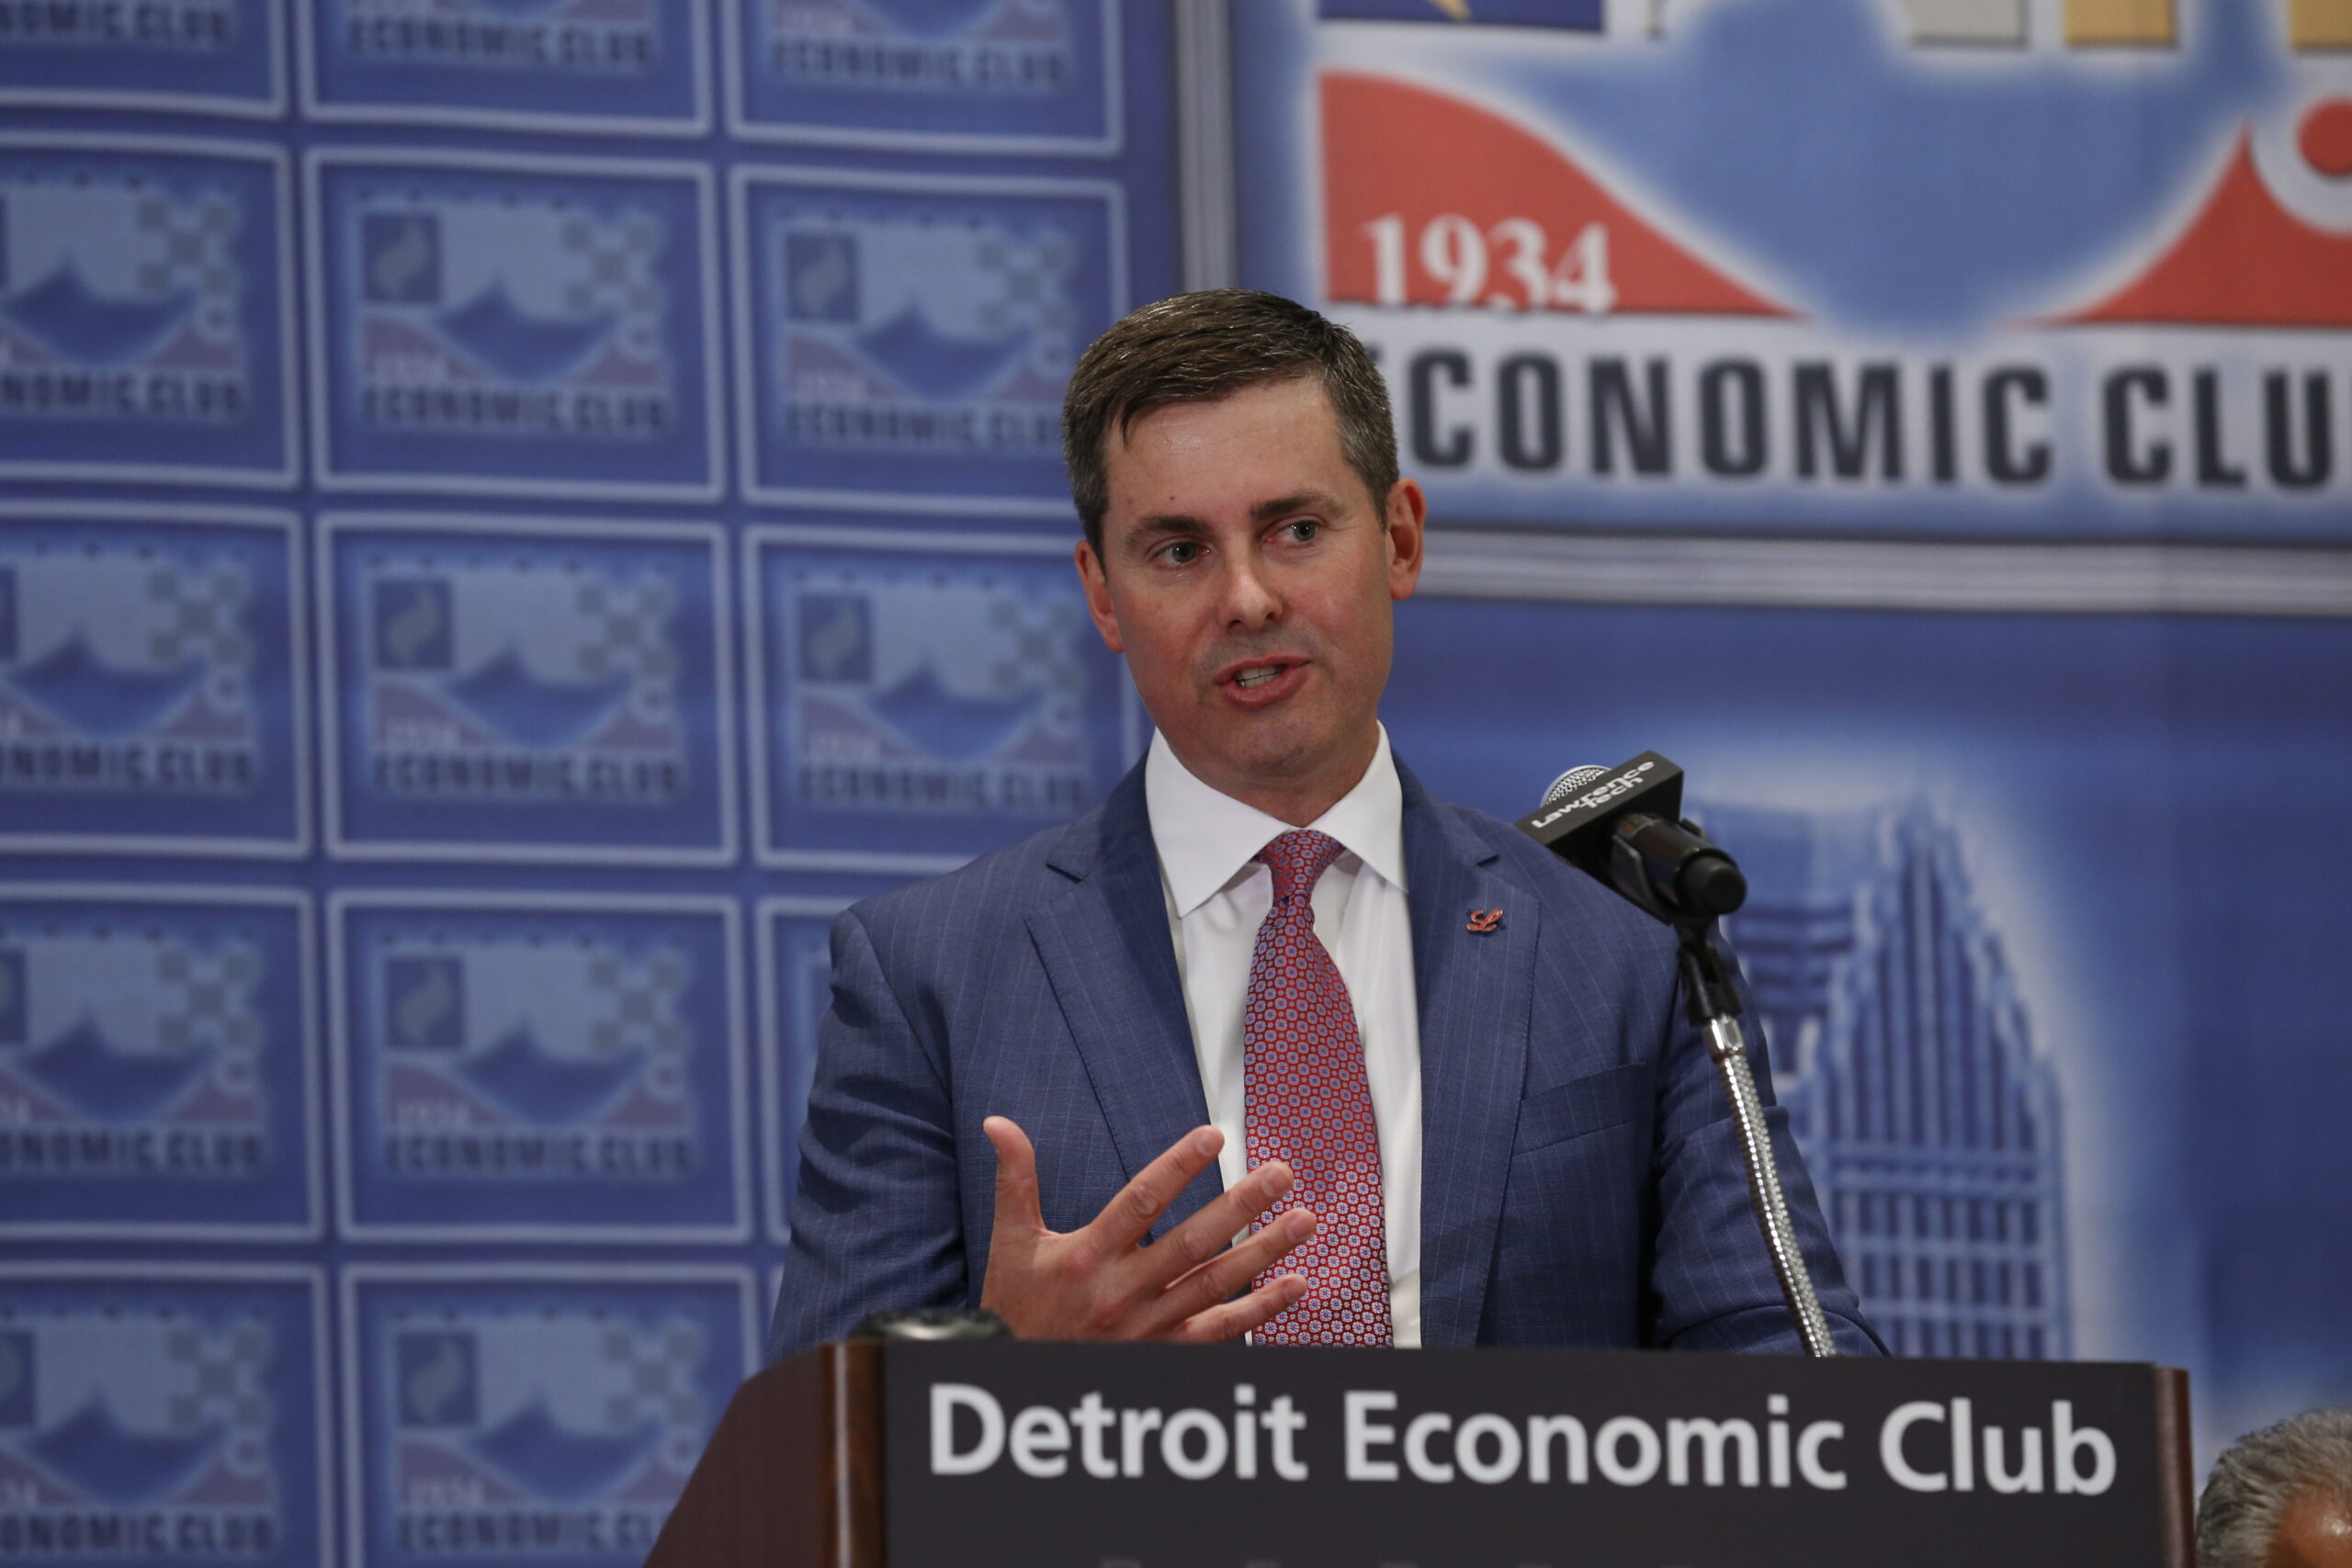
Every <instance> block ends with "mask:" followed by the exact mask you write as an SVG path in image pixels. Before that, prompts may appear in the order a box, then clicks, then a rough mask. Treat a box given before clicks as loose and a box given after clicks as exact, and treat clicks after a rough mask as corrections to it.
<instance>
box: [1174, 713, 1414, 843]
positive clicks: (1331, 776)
mask: <svg viewBox="0 0 2352 1568" xmlns="http://www.w3.org/2000/svg"><path fill="white" fill-rule="evenodd" d="M1169 750H1170V751H1171V752H1174V754H1175V757H1176V760H1177V761H1180V762H1182V763H1183V764H1184V770H1185V772H1187V773H1191V774H1192V775H1193V777H1194V778H1196V779H1198V780H1200V781H1201V783H1203V784H1206V785H1208V786H1209V788H1211V789H1213V790H1215V791H1216V792H1217V793H1218V794H1219V795H1226V796H1227V797H1229V798H1231V799H1234V800H1238V801H1239V802H1240V803H1241V804H1242V805H1244V806H1248V807H1254V808H1256V809H1257V810H1260V811H1262V812H1264V813H1265V814H1266V815H1267V816H1269V817H1272V818H1274V819H1275V820H1277V821H1281V822H1287V823H1289V824H1290V825H1291V826H1292V827H1294V828H1304V827H1306V826H1307V825H1308V824H1309V823H1312V822H1314V821H1316V820H1317V819H1318V818H1321V817H1322V816H1323V815H1324V814H1325V813H1326V812H1328V811H1329V810H1330V809H1331V807H1334V806H1337V805H1339V804H1340V801H1341V800H1343V799H1345V798H1346V796H1347V794H1348V792H1349V791H1350V790H1351V789H1353V788H1355V787H1356V785H1357V784H1361V783H1363V775H1364V773H1365V771H1366V770H1367V769H1369V768H1370V767H1371V766H1372V760H1373V759H1374V757H1376V756H1378V755H1379V754H1380V731H1379V729H1378V728H1377V727H1375V728H1374V729H1373V731H1372V733H1371V734H1369V735H1367V736H1365V737H1364V739H1363V748H1362V750H1360V751H1359V752H1357V753H1356V754H1355V755H1354V756H1353V757H1352V758H1351V760H1350V761H1345V762H1341V763H1339V764H1336V765H1333V766H1329V767H1326V768H1323V769H1320V770H1318V771H1317V773H1315V774H1314V775H1312V776H1309V777H1302V778H1298V779H1274V780H1268V779H1261V778H1250V777H1230V778H1228V777H1225V776H1221V775H1220V774H1219V773H1215V772H1211V771H1205V770H1204V769H1202V768H1199V767H1196V766H1194V765H1193V761H1192V760H1191V759H1190V758H1188V757H1186V756H1185V755H1184V754H1183V753H1182V751H1177V750H1176V749H1175V747H1174V745H1173V744H1172V743H1171V744H1170V747H1169Z"/></svg>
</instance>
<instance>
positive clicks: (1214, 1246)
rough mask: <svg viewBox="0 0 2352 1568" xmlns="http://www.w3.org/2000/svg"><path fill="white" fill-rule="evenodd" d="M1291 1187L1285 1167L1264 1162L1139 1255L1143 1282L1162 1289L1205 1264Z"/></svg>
mask: <svg viewBox="0 0 2352 1568" xmlns="http://www.w3.org/2000/svg"><path fill="white" fill-rule="evenodd" d="M1291 1185H1292V1178H1291V1173H1290V1167H1289V1166H1287V1165H1285V1164H1283V1162H1282V1161H1281V1160H1278V1159H1274V1160H1268V1161H1267V1162H1266V1163H1265V1164H1263V1165H1261V1166H1260V1167H1259V1168H1257V1169H1255V1170H1253V1171H1251V1172H1250V1174H1249V1175H1247V1176H1245V1177H1243V1178H1242V1179H1240V1180H1239V1181H1237V1182H1235V1183H1234V1184H1233V1186H1232V1188H1231V1189H1230V1190H1227V1191H1225V1192H1221V1193H1219V1194H1218V1195H1217V1196H1216V1198H1214V1199H1212V1200H1211V1201H1208V1202H1207V1203H1204V1204H1203V1205H1202V1206H1201V1212H1200V1213H1197V1214H1194V1215H1193V1217H1192V1218H1190V1219H1188V1220H1186V1221H1185V1222H1184V1223H1183V1224H1181V1225H1178V1226H1177V1227H1176V1228H1175V1229H1174V1230H1172V1231H1170V1232H1169V1233H1168V1234H1167V1235H1164V1236H1161V1237H1160V1238H1159V1241H1158V1242H1156V1243H1154V1244H1153V1245H1152V1247H1150V1248H1149V1249H1148V1251H1147V1252H1145V1254H1144V1258H1145V1259H1146V1267H1145V1269H1144V1273H1145V1277H1146V1279H1147V1280H1148V1281H1149V1282H1150V1284H1151V1285H1152V1286H1154V1287H1155V1288H1165V1287H1167V1286H1169V1285H1171V1284H1173V1283H1175V1282H1176V1281H1177V1280H1180V1279H1182V1278H1183V1277H1184V1276H1185V1275H1186V1274H1188V1273H1190V1272H1192V1271H1193V1269H1197V1268H1199V1267H1200V1266H1201V1265H1203V1264H1204V1263H1206V1262H1208V1261H1209V1260H1210V1259H1211V1258H1215V1257H1216V1256H1217V1255H1218V1254H1219V1253H1221V1252H1223V1251H1224V1250H1225V1248H1226V1244H1227V1243H1228V1242H1230V1241H1231V1240H1232V1239H1233V1238H1234V1236H1235V1235H1238V1234H1239V1233H1240V1232H1241V1231H1243V1230H1246V1229H1247V1228H1248V1227H1249V1225H1250V1222H1251V1221H1252V1220H1255V1219H1256V1218H1257V1217H1258V1216H1259V1215H1260V1214H1262V1213H1265V1212H1266V1211H1267V1210H1268V1209H1271V1208H1272V1207H1273V1206H1274V1205H1275V1204H1276V1203H1278V1202H1280V1201H1282V1198H1283V1193H1285V1192H1288V1191H1289V1190H1291Z"/></svg>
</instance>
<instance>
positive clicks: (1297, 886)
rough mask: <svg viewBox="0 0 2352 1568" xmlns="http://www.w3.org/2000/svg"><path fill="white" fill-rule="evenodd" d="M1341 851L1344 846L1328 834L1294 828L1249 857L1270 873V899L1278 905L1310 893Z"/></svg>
mask: <svg viewBox="0 0 2352 1568" xmlns="http://www.w3.org/2000/svg"><path fill="white" fill-rule="evenodd" d="M1345 852H1346V846H1345V845H1343V844H1341V843H1340V840H1337V839H1335V838H1333V837H1331V835H1330V834H1329V833H1318V832H1317V831H1316V830H1315V829H1312V828H1294V829H1291V830H1290V831H1289V832H1287V833H1284V834H1282V835H1281V836H1280V837H1278V838H1276V839H1274V840H1272V842H1270V843H1268V844H1267V845H1266V847H1265V848H1264V849H1262V850H1260V851H1259V852H1257V853H1256V854H1254V855H1252V856H1250V859H1252V860H1257V861H1263V862H1264V863H1265V864H1266V869H1267V870H1269V871H1271V872H1272V873H1273V874H1274V902H1276V903H1277V904H1279V903H1281V902H1282V901H1283V899H1285V898H1289V897H1301V898H1303V897H1306V896H1307V895H1308V894H1310V893H1313V892H1314V891H1315V885H1316V883H1317V882H1319V881H1321V880H1322V877H1323V874H1324V873H1325V872H1327V871H1329V870H1330V869H1331V863H1332V862H1333V861H1335V860H1338V859H1339V858H1340V855H1341V854H1343V853H1345Z"/></svg>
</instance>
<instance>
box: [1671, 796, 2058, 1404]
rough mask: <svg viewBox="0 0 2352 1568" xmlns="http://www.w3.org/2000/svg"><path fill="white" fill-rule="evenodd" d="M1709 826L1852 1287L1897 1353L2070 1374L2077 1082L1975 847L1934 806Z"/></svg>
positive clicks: (1740, 817)
mask: <svg viewBox="0 0 2352 1568" xmlns="http://www.w3.org/2000/svg"><path fill="white" fill-rule="evenodd" d="M1704 820H1705V822H1706V826H1707V828H1708V830H1709V832H1710V833H1711V834H1713V836H1714V837H1716V838H1717V839H1718V840H1721V841H1723V842H1725V843H1729V844H1735V845H1736V846H1737V847H1738V852H1739V856H1740V860H1741V863H1742V864H1743V865H1744V866H1745V867H1746V868H1747V871H1748V874H1749V876H1750V878H1751V886H1753V887H1754V889H1755V892H1754V893H1753V895H1752V896H1751V898H1750V902H1749V904H1748V907H1747V908H1746V909H1744V910H1742V911H1741V912H1740V913H1739V914H1738V915H1737V916H1736V917H1735V918H1734V919H1733V920H1732V922H1730V929H1731V934H1732V937H1733V940H1734V941H1735V942H1736V943H1737V944H1738V946H1739V951H1740V957H1741V960H1742V962H1743V964H1745V966H1746V968H1747V976H1748V979H1749V982H1750V984H1751V985H1752V986H1753V987H1754V990H1755V994H1756V1000H1757V1004H1758V1009H1759V1010H1761V1011H1762V1013H1763V1015H1764V1025H1765V1028H1766V1031H1767V1032H1768V1036H1769V1038H1770V1041H1771V1043H1772V1051H1773V1058H1774V1062H1775V1065H1776V1067H1777V1069H1778V1071H1779V1074H1780V1085H1779V1087H1780V1090H1781V1100H1782V1101H1783V1102H1784V1103H1785V1104H1786V1105H1787V1106H1788V1108H1789V1114H1790V1119H1791V1122H1792V1124H1793V1126H1794V1128H1795V1130H1796V1134H1797V1138H1798V1141H1799V1142H1800V1143H1801V1144H1802V1145H1803V1146H1804V1156H1805V1163H1806V1166H1807V1168H1809V1169H1810V1170H1811V1172H1812V1175H1813V1179H1814V1185H1815V1188H1816V1189H1818V1190H1819V1192H1820V1196H1821V1206H1822V1210H1823V1212H1824V1213H1826V1215H1827V1216H1828V1218H1829V1224H1830V1229H1831V1231H1832V1232H1833V1234H1834V1235H1836V1237H1837V1240H1838V1253H1839V1255H1840V1257H1842V1258H1843V1259H1844V1260H1845V1265H1846V1272H1847V1276H1848V1278H1849V1280H1850V1281H1851V1283H1852V1284H1853V1286H1854V1288H1855V1289H1856V1291H1858V1292H1860V1295H1861V1298H1862V1306H1863V1309H1864V1310H1865V1311H1866V1312H1867V1313H1868V1314H1869V1315H1870V1319H1871V1323H1872V1324H1873V1325H1875V1326H1876V1327H1877V1328H1878V1331H1879V1333H1880V1334H1881V1335H1882V1336H1883V1337H1884V1338H1885V1340H1886V1342H1887V1346H1888V1348H1890V1349H1892V1350H1894V1353H1895V1354H1897V1355H1911V1356H1992V1357H2002V1358H2014V1357H2026V1358H2050V1359H2063V1358H2064V1357H2066V1356H2067V1355H2069V1354H2070V1353H2071V1339H2072V1333H2071V1314H2070V1311H2069V1303H2068V1297H2067V1287H2066V1257H2065V1246H2066V1238H2065V1187H2064V1159H2063V1153H2062V1145H2063V1139H2064V1126H2063V1120H2062V1110H2061V1106H2060V1102H2059V1093H2058V1086H2057V1080H2056V1077H2055V1075H2053V1074H2052V1071H2051V1069H2050V1066H2049V1064H2048V1063H2047V1062H2046V1061H2045V1060H2044V1059H2042V1058H2041V1056H2040V1055H2038V1054H2037V1053H2036V1051H2035V1049H2034V1044H2033V1038H2032V1032H2031V1029H2030V1023H2029V1021H2028V1019H2027V1016H2026V1011H2025V1008H2024V1005H2023V1003H2022V1001H2021V1000H2020V998H2019V997H2018V990H2017V986H2016V982H2015V980H2014V978H2013V977H2012V976H2011V975H2010V972H2009V969H2008V964H2007V959H2006V957H2005V956H2004V954H2003V952H2002V948H2001V942H2000V938H1999V935H1998V933H1997V932H1996V931H1994V930H1993V929H1992V927H1991V926H1990V925H1989V924H1988V923H1987V922H1986V920H1985V914H1984V911H1983V910H1982V909H1981V908H1979V906H1978V905H1977V902H1976V900H1975V897H1974V895H1973V891H1972V889H1971V887H1970V885H1969V880H1968V875H1967V869H1966V867H1965V865H1964V863H1963V862H1962V853H1961V845H1960V840H1959V838H1958V836H1957V835H1956V834H1955V833H1954V832H1953V831H1952V829H1951V827H1950V826H1949V825H1948V824H1946V823H1944V822H1942V821H1941V820H1939V818H1937V816H1936V815H1935V813H1934V812H1933V811H1931V810H1930V809H1929V808H1928V807H1926V806H1925V805H1923V804H1918V803H1914V804H1912V805H1910V806H1909V807H1904V808H1901V809H1897V810H1891V811H1883V812H1876V813H1871V814H1867V815H1864V816H1860V817H1847V818H1838V817H1828V816H1823V817H1808V816H1801V815H1796V814H1792V813H1781V812H1768V811H1759V810H1749V809H1742V808H1738V807H1724V808H1713V809H1710V810H1708V811H1707V812H1706V813H1705V816H1704Z"/></svg>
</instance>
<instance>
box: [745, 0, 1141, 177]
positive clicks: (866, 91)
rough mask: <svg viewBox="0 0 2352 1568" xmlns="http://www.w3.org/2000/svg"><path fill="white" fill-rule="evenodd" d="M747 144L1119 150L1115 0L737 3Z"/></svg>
mask: <svg viewBox="0 0 2352 1568" xmlns="http://www.w3.org/2000/svg"><path fill="white" fill-rule="evenodd" d="M727 19H728V22H729V28H730V30H731V32H732V35H733V38H734V40H735V41H734V45H733V47H730V48H729V51H728V59H729V61H730V62H733V66H732V69H733V75H732V77H731V79H730V81H729V88H730V90H731V91H732V92H733V94H734V95H735V104H736V124H735V129H736V133H737V134H738V135H741V136H747V137H753V138H758V137H773V138H778V139H784V140H792V141H823V142H832V143H837V144H838V143H847V144H858V143H865V144H869V145H876V146H886V147H889V146H895V147H937V148H939V149H941V150H943V151H964V152H973V151H983V152H1116V151H1117V150H1118V147H1119V142H1120V129H1121V127H1120V74H1119V73H1120V61H1119V43H1118V23H1119V7H1118V5H1117V3H1116V0H950V3H948V4H945V5H942V4H940V3H939V0H728V6H727Z"/></svg>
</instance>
